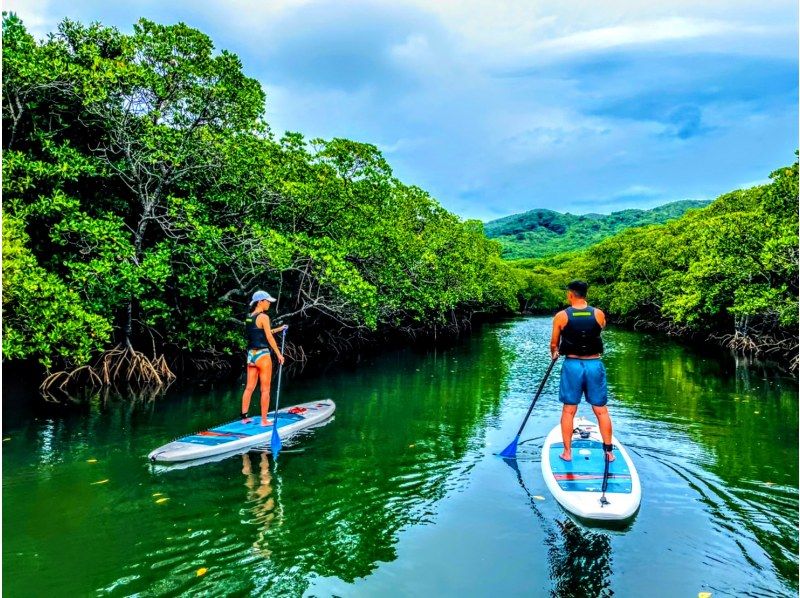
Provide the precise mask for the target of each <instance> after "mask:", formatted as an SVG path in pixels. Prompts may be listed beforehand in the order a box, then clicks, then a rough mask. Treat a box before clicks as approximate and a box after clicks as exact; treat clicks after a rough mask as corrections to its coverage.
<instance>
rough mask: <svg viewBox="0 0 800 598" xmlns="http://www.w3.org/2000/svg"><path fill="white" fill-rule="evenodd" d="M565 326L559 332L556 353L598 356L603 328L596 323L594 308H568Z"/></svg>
mask: <svg viewBox="0 0 800 598" xmlns="http://www.w3.org/2000/svg"><path fill="white" fill-rule="evenodd" d="M564 311H566V312H567V325H566V326H564V329H563V330H562V331H561V341H560V342H559V345H558V352H559V354H561V355H579V356H586V355H599V354H601V353H602V352H603V341H602V339H601V338H600V333H601V332H602V331H603V328H602V327H601V326H600V324H598V323H597V318H595V316H594V308H593V307H591V306H586V307H583V308H581V309H577V308H574V307H568V308H567V309H566V310H564Z"/></svg>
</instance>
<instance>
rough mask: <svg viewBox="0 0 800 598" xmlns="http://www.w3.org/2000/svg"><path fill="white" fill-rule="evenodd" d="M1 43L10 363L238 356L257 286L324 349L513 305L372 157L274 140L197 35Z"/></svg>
mask: <svg viewBox="0 0 800 598" xmlns="http://www.w3.org/2000/svg"><path fill="white" fill-rule="evenodd" d="M3 34H4V44H3V60H4V73H3V74H4V81H3V91H4V93H3V143H4V147H3V150H4V152H3V156H4V162H3V169H4V170H3V174H4V177H3V191H4V202H3V215H4V218H5V222H7V225H8V226H9V227H11V228H10V229H9V231H10V232H9V234H8V237H7V238H6V236H5V235H4V240H3V252H4V258H5V257H6V253H8V260H7V261H6V260H4V265H3V271H4V275H5V278H4V291H6V292H4V297H3V311H4V316H5V317H6V329H5V330H6V334H5V336H4V338H3V348H4V352H5V353H4V354H5V355H6V356H9V357H27V356H33V357H38V358H39V359H40V360H41V361H42V362H43V363H45V365H47V366H48V367H50V365H52V364H53V363H54V362H53V360H52V356H54V355H56V356H58V357H59V358H60V361H61V362H66V363H71V364H76V365H77V364H82V363H85V362H86V361H87V360H88V359H89V358H90V355H91V353H92V352H93V351H97V350H99V349H102V348H104V346H107V345H108V344H109V343H111V342H113V341H117V342H119V341H122V340H129V341H131V342H133V343H135V344H136V343H138V344H140V345H143V346H144V347H147V348H148V349H149V348H150V347H151V346H152V345H153V344H154V343H155V344H157V345H158V347H160V349H161V350H165V349H167V348H169V349H170V350H173V351H191V352H203V351H211V352H215V353H216V352H232V351H234V350H237V349H240V348H241V347H242V343H243V335H242V330H241V317H240V316H241V315H242V314H243V312H244V311H245V310H246V309H247V298H248V296H249V295H250V294H251V293H252V292H253V290H255V289H256V288H268V289H270V290H271V291H272V292H273V294H276V295H278V296H279V299H280V303H279V306H278V310H279V313H280V314H281V315H282V316H283V317H285V318H288V319H289V320H290V321H291V322H292V324H293V327H294V330H295V331H296V334H297V336H296V337H295V338H298V337H302V336H303V334H305V336H306V338H312V339H315V340H316V342H324V341H322V340H321V339H322V338H323V337H322V335H321V333H334V332H335V334H336V336H337V338H340V339H341V341H342V342H343V343H347V342H348V341H349V340H352V339H353V338H355V337H356V336H358V335H360V334H362V333H363V332H369V331H376V330H379V329H405V330H408V331H415V330H424V329H426V328H429V327H431V326H433V325H437V324H442V323H444V322H450V321H452V320H453V319H454V313H455V312H456V311H458V312H459V313H465V312H466V313H469V312H473V311H476V310H484V311H485V310H489V311H491V310H506V309H512V308H514V307H515V306H516V291H517V287H516V283H515V282H514V281H515V278H514V276H515V275H512V273H513V272H514V270H513V269H512V268H511V267H510V266H508V265H507V264H505V263H504V262H502V260H501V259H500V247H499V244H497V243H496V242H493V241H489V240H487V239H486V237H485V236H484V233H483V227H482V225H481V224H480V223H478V222H471V221H469V222H462V221H460V220H459V219H458V218H457V217H455V216H454V215H452V214H450V213H448V212H447V211H446V210H444V209H442V207H441V206H440V205H439V204H438V203H437V202H436V201H435V200H434V199H433V198H431V197H430V196H429V195H428V194H427V193H425V192H424V191H423V190H421V189H419V188H417V187H413V186H408V185H405V184H403V183H401V182H400V181H398V180H397V179H395V178H394V177H393V175H392V172H391V168H390V167H389V165H388V163H387V162H386V161H385V159H384V158H383V156H382V155H381V154H380V152H379V151H378V149H377V148H376V147H375V146H373V145H369V144H365V143H357V142H354V141H350V140H347V139H332V140H322V139H315V140H312V141H311V142H308V141H306V140H305V139H304V138H303V137H302V135H300V134H298V133H288V134H286V135H285V136H284V137H283V138H282V139H279V140H276V139H275V138H273V136H272V135H271V133H270V130H269V126H268V125H267V123H266V122H265V120H264V99H265V98H264V93H263V91H262V89H261V86H260V84H259V83H258V82H257V81H255V80H254V79H251V78H249V77H247V76H246V75H245V74H244V73H243V72H242V65H241V63H240V61H239V59H238V58H237V57H236V56H234V55H232V54H230V53H228V52H225V51H222V52H216V51H215V50H214V47H213V43H212V41H211V40H210V39H209V38H208V37H207V36H206V35H204V34H203V33H201V32H199V31H197V30H195V29H192V28H190V27H187V26H186V25H184V24H177V25H170V26H163V25H158V24H156V23H152V22H150V21H147V20H145V19H142V20H140V21H139V22H138V23H137V24H136V25H135V26H134V31H133V33H132V34H130V35H126V34H123V33H121V32H119V31H118V30H116V29H114V28H111V27H105V26H102V25H100V24H92V25H90V26H85V25H82V24H80V23H77V22H74V21H69V20H65V21H64V22H62V23H61V25H60V26H59V29H58V32H57V33H56V34H54V35H53V36H51V37H50V38H49V39H48V40H47V41H44V42H42V43H37V42H36V41H34V40H33V38H32V37H31V36H30V35H29V34H28V33H27V32H26V31H25V28H24V26H23V25H22V23H21V22H20V21H19V19H18V18H16V17H15V16H13V15H11V16H6V17H5V18H4V20H3ZM4 226H5V224H4ZM23 273H26V276H23ZM23 280H25V281H26V282H25V284H22V283H21V281H23ZM6 282H8V284H9V285H10V286H8V289H6ZM52 296H57V297H58V299H57V301H54V303H52V304H50V305H57V306H58V307H59V309H60V310H61V312H60V314H59V316H58V317H53V314H52V312H51V311H50V308H49V307H48V308H47V309H46V310H42V306H41V305H38V304H37V303H38V300H39V298H40V297H52ZM34 308H35V309H34ZM33 313H37V314H39V315H40V316H41V315H43V314H47V318H46V319H44V320H42V318H41V317H38V318H31V315H32V314H33ZM37 326H38V327H40V328H41V331H43V332H39V330H40V328H37Z"/></svg>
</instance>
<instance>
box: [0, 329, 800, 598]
mask: <svg viewBox="0 0 800 598" xmlns="http://www.w3.org/2000/svg"><path fill="white" fill-rule="evenodd" d="M549 330H550V322H549V320H548V319H545V318H520V319H515V320H511V321H508V322H503V323H500V324H495V325H491V326H484V327H483V328H481V329H480V330H477V331H476V332H475V333H474V334H473V335H471V336H470V337H469V338H467V339H465V340H464V341H463V342H462V343H460V344H458V345H457V346H454V347H452V348H449V349H447V350H441V349H440V350H431V351H430V352H427V353H421V352H419V351H413V350H410V349H407V350H401V351H392V352H388V353H385V354H382V355H377V356H374V357H373V358H371V359H370V360H367V361H364V362H362V363H360V364H359V366H358V367H357V368H347V367H340V368H332V369H331V370H330V371H329V372H328V373H326V374H325V375H316V376H306V377H302V376H301V377H296V378H290V379H288V380H285V381H284V388H283V390H282V392H281V403H282V404H283V405H290V404H294V403H301V402H305V401H309V400H316V399H321V398H325V397H330V398H333V399H334V400H335V401H336V404H337V411H336V415H335V418H334V420H333V421H331V422H330V423H329V424H328V425H325V426H323V427H320V428H317V429H315V430H313V431H311V432H308V433H306V434H304V435H303V436H301V437H299V438H296V439H295V440H294V441H292V442H289V443H287V445H286V450H285V451H284V452H283V453H281V455H280V458H279V460H278V463H277V467H275V466H274V465H273V464H272V462H271V457H270V458H268V457H267V455H265V454H262V453H259V452H250V453H248V454H246V455H242V456H235V457H232V458H228V459H226V460H223V461H220V462H217V463H209V464H205V465H199V466H196V467H189V468H184V469H167V470H163V469H157V468H153V467H152V466H151V465H150V464H148V463H147V460H146V458H145V455H146V454H147V453H148V451H150V450H151V449H152V448H154V447H156V446H158V445H160V444H163V443H164V442H166V441H168V440H170V439H172V438H174V437H176V436H179V435H182V434H185V433H187V432H190V431H194V430H197V429H202V428H205V427H208V426H209V425H211V424H215V423H219V422H220V421H221V420H225V419H229V418H232V417H235V415H236V414H237V413H238V406H239V405H238V403H239V399H240V396H241V390H242V386H241V383H239V384H232V383H226V384H217V385H209V386H202V387H196V388H194V389H193V390H192V391H191V392H190V391H187V390H182V391H174V392H170V393H169V394H168V395H167V396H166V397H164V398H160V399H158V400H156V401H140V402H133V403H131V402H129V401H123V400H120V399H118V398H114V397H113V396H112V397H106V398H103V397H101V396H97V397H95V398H94V399H92V400H91V401H90V402H89V403H88V404H87V405H85V406H84V407H83V408H81V409H77V410H75V409H72V410H64V409H58V410H54V409H51V408H47V407H46V406H42V405H41V404H40V403H38V402H37V401H36V400H35V399H34V397H35V395H34V394H32V393H31V394H29V395H25V393H22V392H21V391H19V390H10V391H6V389H4V397H3V590H4V591H5V593H6V595H7V596H37V595H61V596H75V595H101V596H107V595H110V596H125V595H132V594H136V595H140V596H177V595H194V594H197V593H204V594H207V595H231V594H232V595H253V596H256V595H265V594H270V595H280V596H302V595H306V596H333V595H336V596H490V597H499V596H547V595H553V596H610V595H612V594H614V595H618V596H634V595H646V596H651V597H652V596H667V597H671V596H697V595H698V593H700V592H711V593H712V594H713V596H715V597H716V596H726V595H730V596H734V595H735V596H748V595H752V596H764V595H769V596H776V595H778V596H780V595H786V596H795V595H797V588H798V578H797V573H798V560H797V553H798V532H797V525H798V397H797V392H798V388H797V383H796V381H794V380H792V379H789V378H785V377H781V376H779V375H777V374H776V373H775V372H772V371H770V370H767V369H758V368H752V367H751V368H748V367H745V366H743V365H741V364H736V363H735V360H734V358H733V357H731V356H728V355H723V354H720V353H718V352H716V351H710V352H709V353H707V354H706V353H700V352H698V351H697V350H695V349H691V348H688V347H685V346H683V345H680V344H677V343H675V342H673V341H671V340H669V339H666V338H663V337H659V336H652V335H648V334H643V333H637V332H630V331H624V330H615V329H611V330H609V331H607V332H606V333H605V335H604V336H605V338H606V346H607V353H606V357H605V363H606V367H607V370H608V379H609V389H610V396H611V399H610V402H609V407H610V410H611V414H612V417H613V420H614V424H615V433H616V435H617V436H618V438H619V439H620V440H621V441H622V442H623V443H624V444H625V445H626V446H627V447H628V448H629V451H630V452H631V454H632V457H633V459H634V462H635V463H636V466H637V468H638V471H639V474H640V476H641V480H642V490H643V495H642V506H641V509H640V511H639V513H638V515H637V516H636V518H635V519H634V521H633V522H632V523H631V524H630V526H629V527H628V528H626V529H623V530H608V529H603V528H587V527H585V526H583V525H581V524H578V523H576V522H574V521H573V520H572V519H571V518H570V517H569V516H568V515H567V514H566V513H565V512H564V511H563V510H562V509H561V508H560V507H559V506H558V504H557V503H555V501H554V500H553V499H552V497H551V495H549V493H548V491H547V488H546V486H545V484H544V481H543V480H542V477H541V471H540V469H539V467H540V464H539V448H540V445H541V437H542V436H544V435H545V434H546V433H547V432H548V431H549V429H550V428H551V427H552V426H554V425H555V424H556V423H557V420H558V417H559V413H560V404H559V403H558V397H557V390H558V384H557V382H558V376H557V375H554V376H552V378H551V380H549V381H548V383H547V385H546V387H545V391H544V394H543V395H542V398H541V399H540V400H539V402H538V404H537V406H536V408H535V410H534V412H533V414H532V416H531V419H530V421H529V423H528V425H527V427H526V429H525V432H524V433H523V435H522V438H523V443H522V444H521V445H520V449H519V455H518V463H519V474H518V473H517V472H516V471H514V470H513V469H512V468H510V467H509V466H508V465H506V463H505V462H504V461H503V460H501V459H499V458H497V457H495V456H494V453H496V452H497V451H499V450H501V449H502V448H503V447H504V446H505V445H506V444H508V442H509V441H510V440H511V439H513V437H514V435H515V433H516V429H517V427H518V426H519V423H520V421H521V419H522V417H523V416H524V414H525V411H526V410H527V408H528V405H529V401H530V399H531V394H532V391H533V390H534V389H535V387H536V385H537V384H538V382H539V379H540V376H541V375H542V373H543V372H544V371H545V369H546V366H547V363H548V361H549V357H548V355H547V350H546V347H547V343H548V339H549ZM555 373H557V370H556V372H555ZM579 413H580V414H585V415H587V417H590V416H591V411H590V410H589V409H588V407H587V406H586V405H585V404H583V405H582V406H581V408H580V411H579ZM165 499H166V500H165Z"/></svg>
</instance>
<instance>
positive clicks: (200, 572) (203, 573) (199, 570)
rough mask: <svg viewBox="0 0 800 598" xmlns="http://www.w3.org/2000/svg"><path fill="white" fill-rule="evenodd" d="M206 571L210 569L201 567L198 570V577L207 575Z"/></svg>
mask: <svg viewBox="0 0 800 598" xmlns="http://www.w3.org/2000/svg"><path fill="white" fill-rule="evenodd" d="M206 571H208V569H206V568H205V567H200V568H199V569H198V570H197V577H200V576H201V575H205V574H206Z"/></svg>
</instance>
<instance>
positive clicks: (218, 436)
mask: <svg viewBox="0 0 800 598" xmlns="http://www.w3.org/2000/svg"><path fill="white" fill-rule="evenodd" d="M249 419H250V421H249V422H248V423H242V420H241V419H237V420H235V421H232V422H229V423H227V424H222V425H221V426H216V427H214V428H209V429H208V430H204V431H202V432H197V433H195V434H189V435H188V436H182V437H181V438H178V442H188V443H190V444H203V445H206V446H219V445H220V444H225V443H226V442H233V441H234V440H239V439H240V438H247V437H248V436H257V435H259V434H266V433H271V432H272V425H269V426H262V425H261V416H256V417H251V418H249ZM303 419H305V418H304V417H303V416H302V415H299V414H295V413H278V429H279V430H280V429H281V428H283V427H284V426H288V425H289V424H293V423H295V422H298V421H300V420H303ZM268 421H269V422H270V423H272V421H273V416H272V415H270V416H269V418H268Z"/></svg>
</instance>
